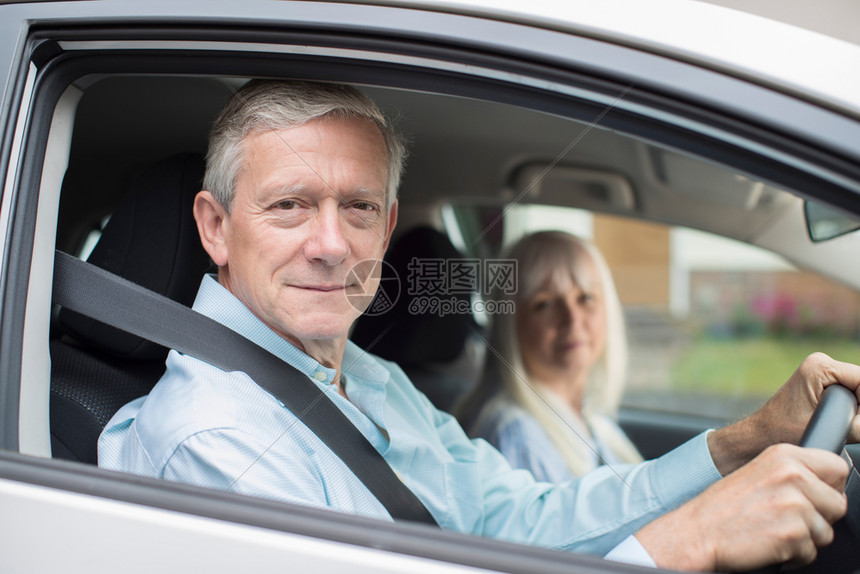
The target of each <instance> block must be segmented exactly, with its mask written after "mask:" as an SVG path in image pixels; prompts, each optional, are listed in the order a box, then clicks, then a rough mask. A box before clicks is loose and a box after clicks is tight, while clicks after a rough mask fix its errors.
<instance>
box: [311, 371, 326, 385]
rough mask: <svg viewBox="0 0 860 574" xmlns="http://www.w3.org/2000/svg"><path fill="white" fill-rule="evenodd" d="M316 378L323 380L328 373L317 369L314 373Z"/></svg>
mask: <svg viewBox="0 0 860 574" xmlns="http://www.w3.org/2000/svg"><path fill="white" fill-rule="evenodd" d="M314 378H315V379H316V380H318V381H319V382H323V381H324V380H325V378H326V374H325V373H323V372H322V371H317V372H316V373H314Z"/></svg>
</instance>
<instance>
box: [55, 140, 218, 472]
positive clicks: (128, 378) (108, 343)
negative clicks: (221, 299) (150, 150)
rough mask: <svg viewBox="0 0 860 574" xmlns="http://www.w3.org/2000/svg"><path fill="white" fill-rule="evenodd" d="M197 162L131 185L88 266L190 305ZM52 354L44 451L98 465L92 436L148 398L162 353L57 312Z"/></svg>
mask: <svg viewBox="0 0 860 574" xmlns="http://www.w3.org/2000/svg"><path fill="white" fill-rule="evenodd" d="M203 170H204V165H203V160H202V159H201V158H200V156H198V155H192V154H183V155H177V156H171V157H169V158H167V159H164V160H162V161H160V162H158V163H156V164H155V165H153V166H151V167H150V168H148V169H147V170H146V171H144V172H143V173H142V174H141V175H140V177H138V178H137V179H136V180H135V181H134V182H133V183H132V185H131V188H130V193H129V196H128V199H127V200H126V202H125V203H123V204H122V205H121V206H120V207H119V208H118V209H117V210H116V211H115V212H114V213H113V215H112V216H111V218H110V220H109V221H108V223H107V224H106V225H105V228H104V230H103V232H102V235H101V238H100V239H99V241H98V243H97V244H96V246H95V248H94V249H93V251H92V254H91V255H90V256H89V258H88V261H89V262H91V263H93V264H95V265H97V266H99V267H102V268H104V269H107V270H108V271H111V272H113V273H115V274H117V275H120V276H122V277H124V278H126V279H129V280H130V281H133V282H135V283H138V284H139V285H142V286H144V287H147V288H148V289H151V290H153V291H156V292H158V293H161V294H163V295H166V296H167V297H170V298H171V299H174V300H176V301H179V302H181V303H183V304H185V305H191V304H192V303H193V300H194V297H195V294H196V292H197V288H198V286H199V284H200V280H201V278H202V276H203V274H204V273H205V271H206V270H207V268H208V266H209V258H208V256H207V254H206V252H205V251H204V250H203V247H202V246H201V244H200V241H199V239H198V235H197V226H196V224H195V221H194V217H193V214H192V207H193V201H194V196H195V195H196V193H197V192H198V191H200V188H201V182H202V179H203ZM57 317H58V329H59V331H60V332H61V336H59V337H56V338H53V339H52V340H51V343H50V349H51V396H50V402H51V404H50V421H51V448H52V451H53V456H54V457H55V458H63V459H70V460H78V461H82V462H88V463H93V464H95V463H96V462H97V450H96V446H97V441H98V437H99V434H100V433H101V431H102V428H104V426H105V424H106V423H107V422H108V421H109V420H110V418H111V417H112V416H113V414H114V413H115V412H116V411H117V410H118V409H119V408H120V407H121V406H122V405H124V404H125V403H127V402H129V401H131V400H132V399H135V398H137V397H140V396H143V395H145V394H147V393H148V392H149V391H150V390H151V389H152V387H153V386H154V385H155V383H156V382H157V381H158V379H159V378H160V377H161V375H162V373H163V372H164V360H165V357H166V356H167V352H168V350H167V349H165V348H164V347H160V346H158V345H155V344H153V343H150V342H149V341H146V340H144V339H141V338H139V337H136V336H134V335H130V334H128V333H124V332H122V331H119V330H117V329H114V328H112V327H109V326H107V325H104V324H102V323H99V322H97V321H94V320H92V319H90V318H88V317H85V316H83V315H79V314H77V313H74V312H72V311H68V310H65V309H60V311H59V313H58V315H57Z"/></svg>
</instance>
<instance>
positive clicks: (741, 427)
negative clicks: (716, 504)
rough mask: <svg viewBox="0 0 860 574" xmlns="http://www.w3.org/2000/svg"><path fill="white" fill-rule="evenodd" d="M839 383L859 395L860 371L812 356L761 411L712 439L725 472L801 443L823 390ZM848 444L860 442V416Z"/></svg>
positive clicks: (822, 356) (712, 447) (821, 355)
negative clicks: (775, 446)
mask: <svg viewBox="0 0 860 574" xmlns="http://www.w3.org/2000/svg"><path fill="white" fill-rule="evenodd" d="M835 383H839V384H841V385H843V386H845V387H847V388H849V389H851V390H852V391H854V392H855V394H856V393H858V387H860V366H857V365H853V364H851V363H843V362H840V361H835V360H833V359H831V358H830V357H828V356H827V355H825V354H824V353H813V354H812V355H809V356H808V357H807V358H806V359H805V360H804V361H803V362H802V363H801V364H800V366H799V367H798V368H797V370H796V371H795V372H794V374H793V375H791V377H790V378H789V379H788V382H786V383H785V384H784V385H783V386H782V388H780V389H779V390H778V391H777V392H776V393H775V394H774V395H773V396H772V397H771V398H770V400H768V401H767V403H765V404H764V406H762V407H761V408H760V409H759V410H758V411H756V412H755V413H753V414H752V415H751V416H750V417H748V418H746V419H744V420H742V421H740V422H737V423H735V424H733V425H731V426H728V427H725V428H722V429H719V430H717V431H715V432H713V433H711V434H710V435H709V436H708V447H709V448H710V451H711V457H712V458H713V460H714V464H715V465H716V466H717V469H718V470H719V471H720V473H721V474H722V475H723V476H726V475H727V474H729V473H730V472H732V471H734V470H736V469H738V468H740V467H741V466H742V465H744V464H746V463H747V462H748V461H750V460H752V458H753V457H755V456H756V455H758V454H759V453H760V452H762V451H763V450H764V449H765V448H767V447H768V446H770V445H773V444H779V443H789V444H797V443H798V442H799V441H800V437H801V436H802V435H803V430H804V429H805V428H806V424H807V423H808V422H809V419H810V417H811V416H812V413H813V411H814V410H815V407H816V406H818V402H819V400H821V394H822V393H823V392H824V388H825V387H827V386H828V385H832V384H835ZM848 440H849V442H860V416H855V417H854V421H853V423H852V425H851V432H850V434H849V437H848Z"/></svg>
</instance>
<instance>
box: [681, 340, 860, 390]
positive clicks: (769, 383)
mask: <svg viewBox="0 0 860 574" xmlns="http://www.w3.org/2000/svg"><path fill="white" fill-rule="evenodd" d="M815 351H822V352H824V353H827V354H828V355H830V356H831V357H833V358H834V359H838V360H840V361H847V362H851V363H860V343H858V342H856V341H851V340H846V339H821V338H816V339H784V338H775V337H771V338H768V337H764V338H760V339H759V338H757V339H735V340H720V339H707V338H704V339H700V340H697V341H695V342H694V343H693V344H692V346H691V347H690V349H689V350H688V351H687V353H686V354H685V355H684V356H683V357H681V359H680V360H679V361H678V362H677V363H676V364H675V366H674V368H673V369H672V388H674V389H677V390H697V391H707V392H709V393H715V394H721V395H733V396H764V395H770V394H771V393H773V391H775V390H776V389H778V388H779V387H780V386H781V385H782V384H783V383H784V382H785V381H786V380H787V379H788V377H790V376H791V374H792V373H793V372H794V370H795V369H796V368H797V366H798V365H799V364H800V363H801V361H803V359H804V358H805V357H806V356H807V355H809V354H810V353H813V352H815Z"/></svg>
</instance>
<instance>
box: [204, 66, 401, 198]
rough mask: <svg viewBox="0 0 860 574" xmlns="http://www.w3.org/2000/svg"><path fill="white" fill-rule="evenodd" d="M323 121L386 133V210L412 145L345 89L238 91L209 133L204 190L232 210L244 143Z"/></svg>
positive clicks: (260, 85) (268, 85)
mask: <svg viewBox="0 0 860 574" xmlns="http://www.w3.org/2000/svg"><path fill="white" fill-rule="evenodd" d="M322 117H360V118H366V119H368V120H371V121H372V122H373V123H374V124H375V125H376V126H377V127H378V128H379V131H380V132H381V133H382V137H383V139H384V140H385V148H386V151H387V153H388V185H387V189H386V207H391V205H392V204H393V203H394V200H395V199H396V197H397V187H398V186H399V185H400V177H401V174H402V172H403V165H404V163H405V158H406V146H405V144H404V142H403V140H402V138H401V137H400V135H399V134H398V133H397V132H395V131H394V129H393V128H392V127H391V124H390V123H389V121H388V120H387V119H386V117H385V115H384V114H383V113H382V112H381V111H380V110H379V108H378V107H377V106H376V104H375V103H374V102H373V100H371V99H370V98H369V97H367V96H366V95H364V94H363V93H362V92H360V91H359V90H358V89H356V88H354V87H352V86H348V85H344V84H329V83H321V82H299V81H261V80H254V81H251V82H249V83H248V84H246V85H245V86H244V87H243V88H242V89H241V90H239V91H238V92H236V93H235V94H234V95H233V97H232V98H230V100H229V101H228V102H227V105H226V106H224V109H223V110H221V113H220V114H218V117H217V118H216V119H215V122H214V123H213V124H212V129H211V131H210V132H209V151H208V152H207V154H206V174H205V176H204V177H203V189H205V190H207V191H209V192H210V193H211V194H212V195H213V197H215V199H216V200H217V201H218V202H219V203H220V204H221V205H222V206H223V207H224V209H226V210H227V211H228V212H229V211H230V207H231V204H232V202H233V196H234V194H235V184H236V176H237V175H238V173H239V170H240V168H241V167H242V163H243V162H244V161H245V148H244V140H245V138H246V137H248V136H249V135H253V134H257V133H260V132H262V131H265V130H282V129H289V128H294V127H298V126H301V125H303V124H305V123H307V122H309V121H311V120H315V119H318V118H322Z"/></svg>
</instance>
